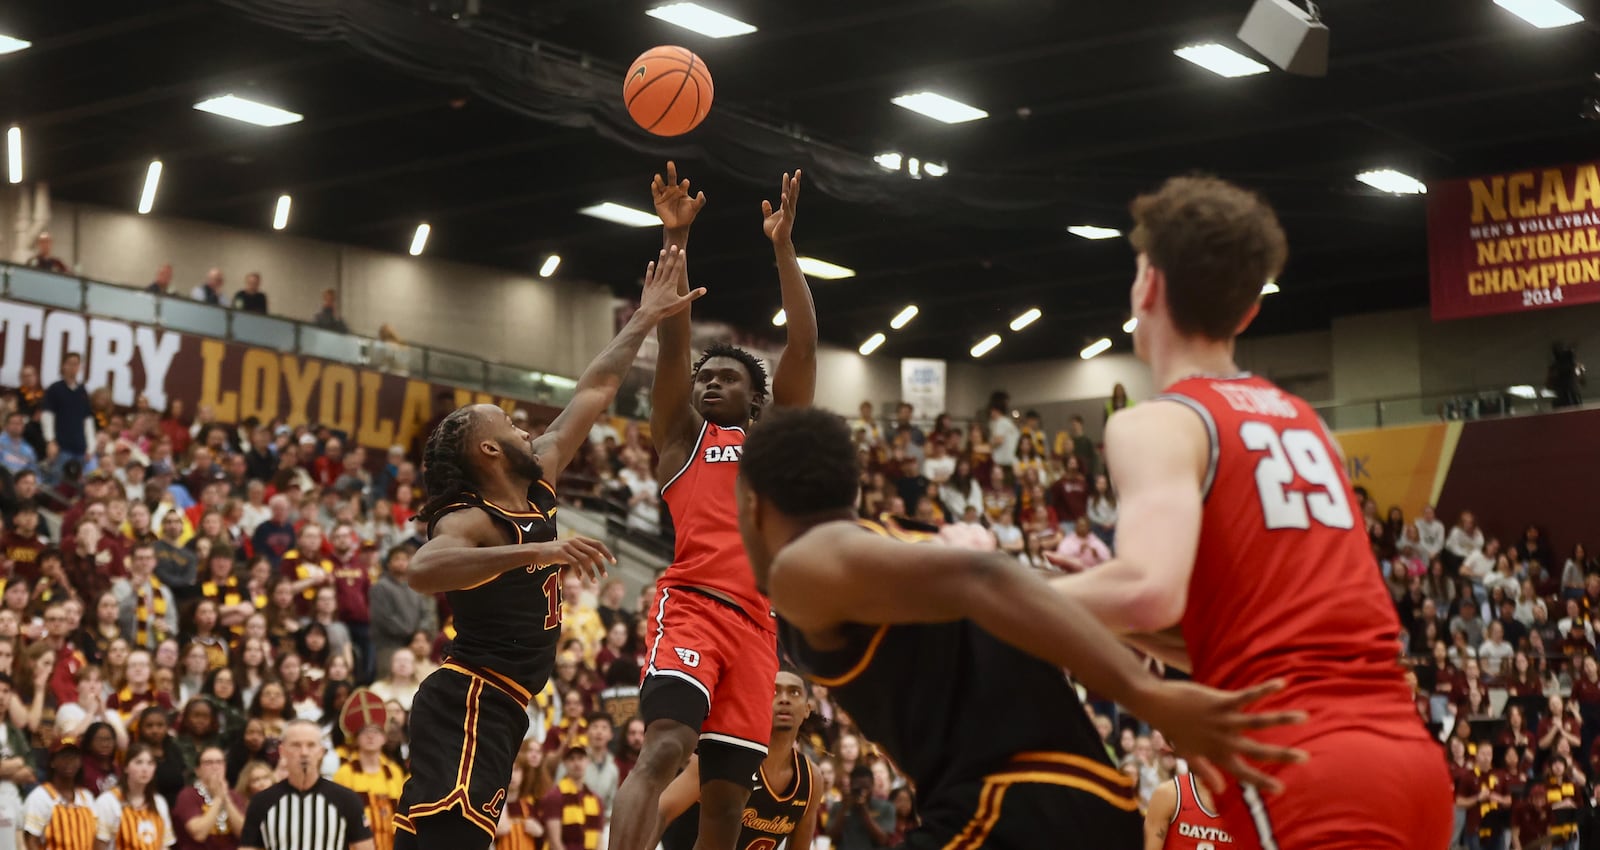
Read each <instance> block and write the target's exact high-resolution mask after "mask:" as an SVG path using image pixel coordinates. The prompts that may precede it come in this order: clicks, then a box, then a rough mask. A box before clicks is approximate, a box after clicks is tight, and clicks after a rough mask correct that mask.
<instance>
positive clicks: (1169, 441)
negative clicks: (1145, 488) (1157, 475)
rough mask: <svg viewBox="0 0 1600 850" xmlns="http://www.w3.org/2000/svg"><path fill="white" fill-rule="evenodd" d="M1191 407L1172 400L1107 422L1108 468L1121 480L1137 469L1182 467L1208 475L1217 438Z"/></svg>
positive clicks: (1130, 409) (1129, 410)
mask: <svg viewBox="0 0 1600 850" xmlns="http://www.w3.org/2000/svg"><path fill="white" fill-rule="evenodd" d="M1206 421H1207V420H1205V419H1203V418H1201V416H1200V415H1199V414H1198V413H1197V411H1196V410H1195V409H1194V408H1193V407H1192V406H1191V405H1189V404H1186V403H1184V402H1181V401H1178V400H1176V399H1171V398H1161V397H1159V396H1158V397H1156V398H1154V399H1151V400H1150V401H1147V402H1144V403H1142V404H1138V405H1135V406H1133V407H1128V408H1124V409H1122V410H1120V411H1117V413H1116V414H1114V415H1113V416H1112V417H1111V418H1110V419H1109V420H1108V421H1107V422H1106V433H1105V444H1106V456H1107V465H1108V466H1109V467H1110V468H1111V470H1112V474H1113V475H1114V476H1116V477H1117V478H1118V479H1119V486H1121V481H1122V479H1123V478H1124V477H1125V476H1124V473H1125V472H1132V471H1134V470H1135V469H1143V468H1149V467H1152V466H1156V467H1163V466H1164V467H1171V466H1173V465H1176V464H1180V463H1181V464H1182V465H1183V466H1184V467H1187V466H1193V467H1194V468H1195V469H1197V470H1200V471H1202V472H1203V471H1204V470H1205V469H1206V467H1207V465H1208V464H1209V463H1210V461H1211V452H1212V446H1213V442H1212V441H1213V439H1214V437H1213V435H1212V434H1211V430H1210V428H1209V426H1207V424H1206Z"/></svg>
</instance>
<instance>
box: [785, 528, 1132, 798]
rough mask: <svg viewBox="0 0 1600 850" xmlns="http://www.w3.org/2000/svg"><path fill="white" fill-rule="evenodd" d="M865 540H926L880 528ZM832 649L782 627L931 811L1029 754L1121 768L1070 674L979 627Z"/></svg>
mask: <svg viewBox="0 0 1600 850" xmlns="http://www.w3.org/2000/svg"><path fill="white" fill-rule="evenodd" d="M859 524H860V525H861V526H862V527H863V528H864V529H866V530H864V531H863V532H862V533H863V534H866V533H869V531H870V532H876V533H878V534H882V535H885V536H892V537H897V538H900V539H908V540H911V539H915V540H926V539H927V537H926V535H915V536H913V535H909V534H906V533H905V532H901V531H898V530H897V529H891V528H885V527H884V526H882V525H879V524H877V523H874V522H870V521H866V520H863V521H861V522H860V523H859ZM843 631H844V636H845V639H846V646H845V647H844V648H842V649H839V650H833V651H822V650H817V649H813V648H812V647H811V646H809V645H808V644H807V643H806V641H805V638H804V637H803V636H802V635H801V633H800V632H799V630H797V629H795V628H794V627H792V626H790V625H789V624H788V623H786V622H784V621H783V620H782V618H781V617H780V618H779V621H778V636H779V642H780V644H781V645H782V648H783V651H784V652H786V653H788V657H789V658H790V659H791V660H792V661H793V662H794V663H795V665H796V666H798V667H799V668H800V669H801V670H802V671H804V672H805V674H806V676H807V678H809V679H811V681H813V682H816V683H818V684H821V685H826V686H827V687H828V690H829V692H830V693H831V694H832V695H833V697H834V699H836V700H837V701H838V703H839V705H840V706H841V707H842V708H843V709H844V710H845V711H847V712H849V714H850V717H851V718H852V719H853V720H855V722H856V724H857V725H858V726H859V727H860V728H861V732H862V734H863V735H864V736H865V737H866V738H867V739H868V740H871V741H875V742H877V743H878V744H879V745H880V746H882V747H883V748H884V749H885V750H886V751H887V752H888V755H889V757H890V758H891V759H893V760H894V762H895V763H896V764H898V765H900V767H901V768H902V769H903V770H904V771H905V772H906V774H907V775H908V776H909V777H910V778H911V780H912V782H914V783H915V785H916V787H917V795H918V797H919V798H921V799H922V800H923V802H924V803H925V804H926V803H927V802H928V801H932V800H934V799H936V798H937V797H938V795H939V792H940V789H941V788H942V787H944V786H946V785H953V784H955V783H959V782H964V781H973V780H980V779H982V778H983V777H985V776H988V775H990V774H993V773H995V772H997V771H999V770H1001V769H1002V768H1003V767H1004V766H1005V765H1006V763H1007V762H1008V761H1010V760H1011V759H1012V758H1013V757H1014V756H1017V755H1020V754H1023V753H1041V752H1045V753H1069V754H1073V755H1077V756H1081V757H1083V758H1086V759H1090V760H1092V761H1095V762H1098V763H1101V764H1104V765H1106V766H1107V767H1108V768H1111V769H1113V770H1114V769H1115V765H1112V764H1111V762H1110V760H1109V758H1108V757H1107V755H1106V750H1105V747H1104V746H1102V745H1101V743H1100V737H1099V735H1098V734H1097V733H1096V731H1095V728H1094V725H1093V724H1091V723H1090V722H1089V718H1088V715H1087V714H1086V713H1085V712H1084V710H1083V706H1082V705H1081V704H1080V703H1079V702H1078V694H1077V692H1076V691H1075V690H1074V689H1073V687H1072V685H1071V683H1070V682H1068V681H1067V678H1066V676H1065V675H1064V674H1063V673H1062V671H1061V670H1059V669H1057V668H1055V667H1052V666H1051V665H1050V664H1049V663H1048V662H1045V661H1042V660H1040V659H1038V658H1035V657H1033V656H1031V655H1028V654H1027V653H1024V652H1023V651H1021V650H1019V649H1016V648H1014V647H1012V646H1011V645H1010V644H1007V643H1004V642H1002V641H1000V640H999V639H997V638H995V637H993V636H992V635H990V634H989V633H988V632H985V631H984V630H982V629H980V628H978V627H977V626H976V625H974V624H973V623H972V622H971V621H970V620H961V621H958V622H954V623H929V624H909V625H893V626H890V625H871V624H866V623H857V624H849V625H846V626H845V627H844V630H843Z"/></svg>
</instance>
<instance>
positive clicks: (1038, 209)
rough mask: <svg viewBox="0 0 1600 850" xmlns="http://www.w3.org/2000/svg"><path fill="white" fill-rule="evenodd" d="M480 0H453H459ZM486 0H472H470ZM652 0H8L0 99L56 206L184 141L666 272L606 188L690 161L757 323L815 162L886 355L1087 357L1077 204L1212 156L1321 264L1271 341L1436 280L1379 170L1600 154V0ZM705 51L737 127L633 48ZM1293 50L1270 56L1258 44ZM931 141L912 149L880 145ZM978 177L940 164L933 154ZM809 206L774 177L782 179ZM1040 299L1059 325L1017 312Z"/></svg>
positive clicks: (811, 191)
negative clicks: (788, 213)
mask: <svg viewBox="0 0 1600 850" xmlns="http://www.w3.org/2000/svg"><path fill="white" fill-rule="evenodd" d="M432 2H434V4H435V5H436V6H438V5H445V6H448V5H449V2H451V0H443V3H442V4H441V0H432ZM459 2H463V3H464V0H459ZM662 2H663V0H656V2H649V3H647V2H634V0H554V2H544V3H538V2H529V0H521V2H510V0H482V4H483V5H482V9H481V13H480V14H479V15H477V16H472V15H468V16H466V17H464V18H463V19H462V20H461V21H453V20H451V18H450V14H449V12H450V9H448V8H445V9H437V8H436V9H431V10H430V9H428V8H426V4H425V3H422V2H416V1H415V0H217V1H216V2H152V0H118V2H110V0H75V2H36V3H20V4H7V8H5V9H4V10H0V33H5V34H9V35H12V36H16V37H20V38H24V39H27V40H29V41H31V42H32V43H33V46H32V47H31V48H30V49H27V50H23V51H20V52H16V53H11V54H9V55H5V56H0V79H3V80H4V89H5V92H6V96H5V98H4V100H3V103H0V108H3V110H4V111H5V113H6V114H4V115H0V120H6V121H10V122H15V123H16V124H18V125H20V126H21V127H23V128H24V130H25V132H26V134H27V135H26V139H27V168H28V177H29V179H42V180H47V181H49V183H50V185H51V186H52V188H53V190H54V192H55V193H56V195H57V197H60V198H63V199H68V200H77V201H84V202H92V203H96V204H103V205H108V206H112V207H119V208H128V209H131V208H133V207H134V206H135V205H136V203H137V201H138V196H139V192H140V187H141V184H142V182H143V180H144V176H145V168H146V165H147V163H148V162H149V161H150V160H151V158H153V157H159V158H160V159H161V160H162V161H163V163H164V166H165V170H164V173H163V178H162V183H161V188H160V192H159V195H158V201H157V204H156V212H157V213H158V214H161V215H168V216H175V217H182V218H191V219H200V220H206V221H213V222H219V223H223V224H228V225H233V226H238V227H246V228H257V229H265V228H267V227H268V226H269V225H270V222H271V218H272V212H273V206H274V202H275V200H276V199H277V197H278V196H279V195H280V194H282V193H285V192H287V193H290V194H291V195H292V196H293V198H294V203H293V209H292V216H291V219H290V223H289V228H288V229H289V231H290V232H292V233H295V234H299V235H304V236H309V237H314V238H318V239H324V240H329V241H336V242H345V243H355V244H361V245H368V246H372V247H375V248H380V249H384V250H393V251H402V250H405V249H406V247H407V245H408V244H409V242H410V240H411V237H412V234H413V231H414V229H415V227H416V225H417V223H418V222H421V221H427V222H429V223H430V225H431V227H432V234H431V238H430V240H429V242H428V247H427V253H428V255H430V256H439V257H447V258H452V259H458V260H465V261H471V262H476V263H482V264H487V265H491V266H497V267H503V268H508V269H516V270H519V271H523V272H531V271H533V270H534V269H536V268H538V266H539V265H540V263H541V261H542V260H543V259H544V258H545V257H546V256H547V255H548V254H550V253H558V254H560V255H561V257H562V258H563V262H562V263H561V266H560V269H559V271H558V272H557V274H558V275H559V276H562V277H569V278H577V279H587V280H594V281H600V282H604V283H607V284H609V285H610V286H611V287H612V288H613V289H614V291H616V292H617V293H618V294H619V295H629V294H632V293H635V292H636V291H637V285H638V276H639V270H640V267H641V266H642V264H643V262H644V260H645V259H646V258H648V257H649V256H650V254H651V253H652V251H653V249H654V247H655V246H656V244H657V240H658V236H657V233H656V232H655V231H654V230H651V229H634V228H628V227H623V226H619V225H615V224H610V223H606V222H603V221H598V220H595V219H593V218H589V217H586V216H583V215H580V214H579V213H578V210H579V209H580V208H583V207H587V206H590V205H593V204H596V203H600V202H603V201H614V202H617V203H623V204H627V205H631V206H634V207H640V208H645V209H648V208H649V197H648V191H647V184H648V181H649V178H650V175H651V173H652V172H653V171H655V170H657V169H659V168H660V167H661V163H662V162H664V160H666V159H667V158H668V157H669V156H670V157H673V158H675V159H676V160H677V161H678V163H679V166H680V168H681V169H682V170H683V171H684V172H685V173H686V174H687V175H689V176H690V177H691V178H693V179H694V180H695V182H696V185H697V187H699V188H703V189H704V190H705V191H706V192H707V194H708V195H709V196H710V198H711V206H710V207H709V208H708V209H707V211H706V213H705V214H704V216H703V218H702V223H701V224H700V226H699V227H698V228H697V230H696V233H695V241H694V244H693V246H692V249H691V256H692V264H693V269H694V274H695V279H696V282H697V283H698V284H703V285H706V286H708V287H710V288H711V290H712V294H711V295H710V296H709V297H708V298H707V299H706V300H705V301H704V302H702V304H701V306H700V307H697V309H698V310H699V311H700V315H702V316H707V317H711V318H716V319H722V320H726V321H730V322H734V323H737V324H740V325H742V326H745V327H747V328H749V329H751V330H754V331H758V332H759V331H763V330H764V331H771V330H772V328H771V327H770V325H769V324H768V322H769V320H770V319H771V317H772V315H773V313H774V311H775V310H776V309H777V306H778V297H777V285H776V280H775V276H774V273H773V271H772V261H771V253H770V248H769V246H768V244H767V243H766V241H765V240H764V239H763V237H762V235H761V232H760V229H759V212H758V207H759V202H760V200H761V199H762V198H763V197H774V196H775V191H776V187H777V183H778V176H779V174H780V173H781V172H782V171H784V170H785V169H788V168H793V167H796V166H800V167H803V168H805V169H806V171H807V174H808V177H807V185H806V190H805V193H804V195H803V199H802V202H801V209H800V213H799V222H798V225H797V228H796V242H797V244H798V245H799V246H800V248H801V252H802V253H803V254H806V255H808V256H813V257H817V258H821V259H824V260H827V261H830V262H833V263H836V264H839V265H842V266H846V267H848V268H851V269H854V270H855V271H856V275H855V276H854V277H852V278H848V279H844V280H837V281H822V280H815V279H814V289H815V291H816V296H817V303H818V309H819V313H820V315H821V324H822V334H823V337H824V339H825V340H827V341H831V342H834V343H838V344H840V345H848V346H851V347H854V346H856V345H858V344H859V343H861V341H862V340H864V339H866V338H867V337H869V336H870V335H871V334H873V333H874V332H877V331H889V321H890V319H891V317H893V316H894V315H895V314H896V313H898V312H899V311H900V310H901V309H902V308H903V307H904V306H906V305H907V304H915V305H917V306H918V308H919V310H920V313H919V315H918V316H917V317H916V319H915V320H914V321H912V322H911V323H910V324H909V325H908V326H906V327H905V328H904V329H903V330H900V331H890V332H889V339H888V342H887V344H885V345H884V346H883V347H882V348H881V349H880V350H879V352H878V356H891V357H898V356H919V355H922V356H939V357H948V358H952V359H966V358H968V357H969V354H968V349H969V348H970V347H971V346H972V345H973V343H975V342H976V341H978V340H979V339H981V338H982V337H984V336H985V335H987V334H989V333H991V332H998V333H1000V334H1001V335H1002V336H1003V337H1004V341H1003V342H1002V344H1001V345H1000V346H999V347H998V348H997V349H995V350H994V351H993V352H992V353H990V354H989V355H988V356H987V359H988V360H1023V359H1034V358H1042V357H1053V356H1062V355H1064V354H1070V353H1074V352H1076V351H1078V349H1079V348H1080V347H1082V346H1083V345H1084V344H1086V343H1087V342H1089V341H1091V340H1094V339H1097V338H1099V337H1101V336H1109V337H1111V338H1112V339H1113V340H1114V341H1115V342H1116V344H1117V345H1118V346H1125V345H1126V341H1125V337H1124V336H1123V335H1122V334H1121V332H1120V331H1119V327H1120V325H1121V324H1122V322H1123V320H1124V319H1125V318H1126V310H1127V298H1126V287H1127V283H1128V279H1129V276H1130V271H1131V256H1130V253H1129V251H1128V248H1127V246H1126V242H1125V241H1123V240H1120V239H1108V240H1104V241H1089V240H1085V239H1081V238H1078V237H1077V236H1074V235H1071V234H1069V233H1068V232H1067V227H1069V226H1072V225H1083V224H1091V225H1099V226H1106V227H1113V228H1122V227H1125V226H1126V221H1127V214H1126V205H1127V201H1128V200H1129V198H1130V197H1132V196H1133V195H1134V194H1135V193H1137V192H1139V191H1140V190H1143V189H1146V188H1149V187H1152V186H1154V185H1155V184H1157V183H1159V182H1160V181H1161V180H1162V179H1163V178H1164V177H1166V176H1169V175H1173V174H1179V173H1184V172H1190V171H1195V170H1203V171H1208V172H1212V173H1217V174H1221V175H1223V176H1226V177H1229V178H1231V179H1234V180H1237V181H1240V182H1243V183H1245V184H1248V185H1250V186H1252V187H1255V188H1257V189H1259V190H1261V191H1263V192H1264V193H1266V194H1267V195H1268V196H1269V197H1270V198H1271V199H1272V201H1273V202H1274V203H1275V204H1276V206H1277V207H1278V210H1279V212H1280V214H1281V216H1282V217H1283V219H1284V222H1285V224H1286V226H1287V228H1288V231H1289V237H1290V246H1291V256H1290V261H1289V266H1288V268H1287V269H1286V270H1285V272H1284V274H1283V276H1282V278H1281V280H1280V285H1281V289H1282V292H1281V293H1280V294H1278V295H1274V296H1271V297H1270V298H1268V299H1267V302H1266V306H1265V308H1264V310H1263V313H1262V317H1261V319H1260V320H1259V321H1258V323H1257V326H1256V328H1255V329H1254V330H1253V331H1252V332H1253V333H1276V332H1287V331H1296V330H1304V329H1314V328H1321V327H1326V326H1327V324H1328V322H1329V320H1330V319H1331V318H1332V317H1334V316H1338V315H1342V314H1348V313H1355V312H1364V311H1370V310H1379V309H1390V308H1399V307H1410V306H1419V305H1422V304H1425V303H1426V301H1427V262H1426V232H1425V216H1424V207H1423V201H1422V200H1421V199H1420V198H1417V197H1405V196H1393V195H1387V194H1384V193H1381V192H1378V191H1375V190H1372V189H1369V188H1368V187H1366V186H1363V185H1362V184H1360V183H1357V182H1356V181H1355V180H1354V175H1355V174H1356V173H1357V172H1360V171H1363V170H1367V169H1371V168H1382V167H1387V168H1394V169H1398V170H1400V171H1403V172H1405V173H1408V174H1411V175H1414V176H1416V177H1419V178H1421V179H1424V180H1428V179H1437V178H1445V177H1455V176H1468V175H1473V174H1479V173H1484V172H1488V171H1492V170H1495V169H1500V168H1507V167H1520V166H1528V165H1542V164H1553V163H1561V162H1566V161H1570V160H1573V159H1576V158H1578V157H1581V156H1586V155H1592V154H1593V152H1594V151H1595V150H1596V149H1597V146H1600V121H1594V120H1583V119H1581V118H1580V115H1579V113H1580V107H1581V105H1582V103H1583V101H1584V99H1585V98H1586V97H1590V96H1593V95H1595V94H1600V90H1597V83H1596V79H1595V76H1594V75H1595V74H1596V72H1600V26H1597V23H1596V22H1597V20H1600V0H1564V2H1565V3H1566V4H1567V5H1568V6H1569V7H1571V8H1573V9H1574V10H1576V11H1578V12H1580V13H1582V14H1584V15H1586V16H1587V17H1588V19H1589V20H1587V21H1585V22H1583V23H1579V24H1576V25H1573V26H1567V27H1562V28H1557V29H1537V28H1535V27H1533V26H1530V25H1529V24H1527V23H1525V22H1524V21H1523V20H1521V19H1519V18H1516V17H1514V16H1512V15H1511V14H1509V13H1507V12H1506V11H1505V10H1504V9H1502V8H1500V7H1499V6H1497V5H1496V4H1495V3H1494V2H1492V0H1324V2H1322V3H1321V4H1320V5H1321V10H1322V14H1323V17H1324V20H1325V21H1326V22H1327V24H1328V26H1329V27H1330V29H1331V32H1332V44H1333V49H1332V59H1331V63H1330V69H1329V73H1328V76H1327V77H1326V78H1325V79H1310V78H1304V77H1297V76H1292V75H1290V74H1287V73H1285V72H1283V71H1279V70H1276V69H1274V70H1273V71H1272V72H1271V73H1266V74H1259V75H1256V76H1248V77H1240V78H1222V77H1219V76H1215V75H1213V74H1211V73H1209V72H1207V71H1205V70H1202V69H1201V68H1199V67H1196V66H1194V65H1192V64H1190V63H1188V62H1185V61H1184V60H1182V59H1180V58H1178V57H1177V56H1175V55H1174V54H1173V51H1174V49H1176V48H1179V47H1182V46H1185V45H1188V44H1193V43H1196V42H1204V41H1218V42H1221V43H1223V44H1227V45H1231V46H1234V47H1235V48H1237V49H1240V50H1242V51H1243V52H1245V53H1246V54H1247V55H1253V54H1251V53H1250V51H1249V50H1248V49H1247V48H1244V47H1243V46H1242V45H1240V44H1239V42H1238V40H1237V39H1236V38H1235V36H1234V33H1235V32H1236V31H1237V29H1238V27H1239V24H1240V22H1241V21H1242V19H1243V17H1244V15H1245V13H1246V11H1247V10H1248V9H1249V7H1250V2H1249V0H1131V2H1120V3H1105V2H1092V3H1091V2H1067V0H1055V2H1052V1H1051V0H881V2H878V1H877V0H875V2H867V3H863V2H860V0H851V1H850V2H846V1H845V0H806V2H789V3H776V2H767V0H707V2H706V4H705V5H707V6H712V7H714V8H716V9H718V10H720V11H722V12H725V13H727V14H729V15H732V16H734V17H736V18H738V19H740V20H743V21H746V22H749V23H750V24H752V25H754V26H756V27H757V28H758V29H757V31H756V32H754V33H752V34H749V35H744V36H740V37H733V38H724V39H711V38H707V37H704V36H701V35H697V34H694V33H691V32H689V31H687V30H684V29H680V28H678V27H675V26H672V25H670V24H668V23H665V22H662V21H659V20H656V19H653V18H651V17H647V16H646V15H645V11H646V10H647V9H649V8H652V7H655V6H659V5H661V4H662ZM657 44H681V45H684V46H687V47H689V48H690V49H692V50H694V51H696V52H697V53H698V54H699V55H700V56H701V57H703V58H704V60H705V61H706V63H707V65H708V66H709V67H710V69H711V72H712V74H713V75H714V77H715V81H716V106H715V107H714V108H713V110H712V115H711V117H710V118H709V119H708V120H707V121H706V123H705V124H704V125H702V127H701V128H700V129H698V130H696V131H695V132H693V133H691V134H690V135H688V136H685V137H682V138H679V139H670V140H669V139H658V138H655V137H651V136H649V135H647V134H645V133H644V132H642V131H639V130H638V129H637V128H635V127H633V126H632V125H631V123H630V122H629V121H628V119H627V116H626V113H625V112H624V111H623V110H622V106H621V102H620V94H619V92H620V87H621V80H622V76H623V71H624V69H625V67H626V66H627V64H628V63H629V62H630V60H631V59H632V58H633V57H634V56H635V55H637V54H638V53H640V52H641V51H643V50H644V49H646V48H648V47H650V46H653V45H657ZM1258 58H1259V57H1258ZM923 89H931V90H936V91H939V92H942V93H945V94H947V95H950V96H952V97H955V98H958V99H960V100H962V101H964V102H966V103H970V104H973V105H976V106H979V107H980V108H982V109H984V110H986V111H987V112H988V113H989V117H988V118H986V119H984V120H979V121H973V122H969V123H963V124H954V125H946V124H942V123H938V122H935V121H932V120H930V119H928V118H925V117H923V116H920V115H916V114H913V113H911V112H908V111H906V110H904V109H900V108H898V107H896V106H894V105H892V104H891V103H890V99H891V98H892V97H894V96H896V95H900V94H903V93H907V92H911V91H918V90H923ZM225 92H233V93H236V94H240V95H244V96H248V97H254V98H257V99H259V100H263V101H267V102H270V103H273V104H276V105H279V106H282V107H285V108H288V109H291V110H293V111H295V112H298V113H301V114H303V115H304V121H302V122H300V123H297V124H292V125H289V126H284V127H277V128H262V127H256V126H251V125H247V124H242V123H238V122H234V121H230V120H227V119H224V118H219V117H216V116H214V115H209V114H205V113H202V112H198V111H196V110H194V109H193V108H192V106H193V104H195V103H196V102H198V101H200V100H203V99H205V98H208V97H211V96H214V95H217V94H222V93H225ZM889 151H894V152H900V153H901V154H902V156H903V164H902V167H901V170H900V171H898V172H893V173H891V172H889V171H887V170H885V169H883V168H881V167H879V166H878V165H876V164H875V163H874V161H873V156H874V155H875V154H879V153H883V152H889ZM913 156H915V157H917V158H918V159H919V160H920V161H922V162H932V163H938V164H942V165H944V166H946V167H947V168H948V174H946V175H944V176H942V177H937V178H935V177H932V176H930V175H927V174H924V175H923V177H922V179H919V180H914V179H912V178H911V177H910V176H909V174H908V173H906V169H907V164H904V163H905V160H909V158H910V157H913ZM774 199H775V197H774ZM1030 307H1038V308H1040V309H1041V310H1042V311H1043V318H1042V319H1040V320H1039V321H1037V322H1035V323H1034V324H1033V325H1032V326H1030V327H1028V328H1026V329H1025V330H1023V331H1021V332H1018V333H1011V332H1008V331H1007V330H1006V325H1007V323H1008V322H1009V321H1010V320H1011V319H1012V318H1013V317H1014V316H1016V315H1018V314H1019V313H1021V312H1023V311H1024V310H1026V309H1028V308H1030Z"/></svg>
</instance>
